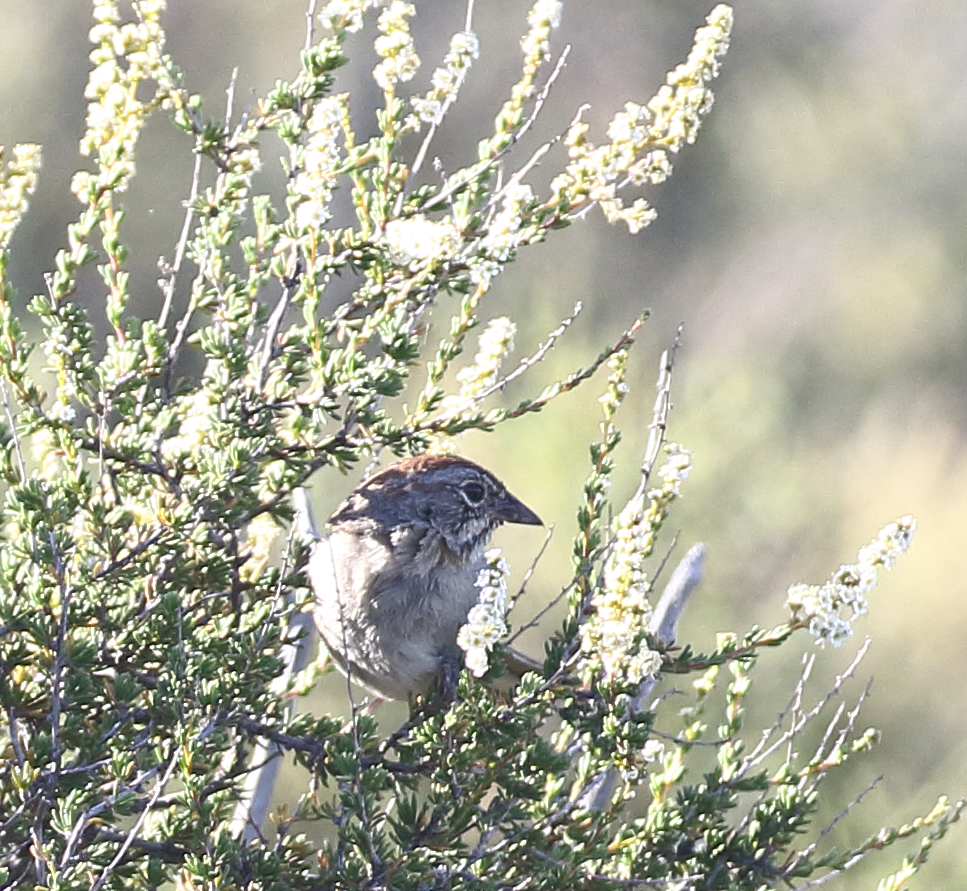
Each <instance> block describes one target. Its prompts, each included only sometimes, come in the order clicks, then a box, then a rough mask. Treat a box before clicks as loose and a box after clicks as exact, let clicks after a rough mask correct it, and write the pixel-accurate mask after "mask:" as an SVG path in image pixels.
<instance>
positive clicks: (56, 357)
mask: <svg viewBox="0 0 967 891" xmlns="http://www.w3.org/2000/svg"><path fill="white" fill-rule="evenodd" d="M44 352H45V353H46V354H47V360H48V362H49V363H50V364H49V365H48V367H47V369H46V370H49V371H53V372H54V374H56V376H57V389H56V391H55V393H54V397H55V398H54V402H53V403H52V404H51V407H50V417H52V418H54V419H55V420H58V421H62V422H64V423H68V424H69V423H70V422H71V421H73V420H74V419H75V418H76V417H77V412H76V411H75V409H74V406H73V405H71V400H73V399H74V397H75V396H77V387H76V386H75V384H74V378H73V377H72V376H71V375H70V361H71V359H72V358H73V356H74V349H73V347H72V345H71V343H70V340H69V339H68V336H67V329H66V328H65V327H64V326H63V325H60V324H58V325H56V326H55V327H53V328H51V329H50V332H49V333H48V335H47V339H46V340H45V341H44Z"/></svg>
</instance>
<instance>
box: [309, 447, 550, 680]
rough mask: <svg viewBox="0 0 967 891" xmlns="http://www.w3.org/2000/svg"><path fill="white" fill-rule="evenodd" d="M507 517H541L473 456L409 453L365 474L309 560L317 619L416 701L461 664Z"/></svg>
mask: <svg viewBox="0 0 967 891" xmlns="http://www.w3.org/2000/svg"><path fill="white" fill-rule="evenodd" d="M501 523H523V524H527V525H534V526H539V525H541V519H540V517H538V516H537V514H535V513H534V511H532V510H531V509H530V508H528V507H527V506H526V505H524V503H523V502H521V501H519V500H518V499H517V498H515V497H514V496H513V495H511V494H510V493H509V492H508V491H507V489H506V488H505V487H504V485H503V483H501V482H500V480H498V479H497V477H495V476H494V475H493V474H492V473H489V472H488V471H486V470H484V469H483V468H482V467H480V466H479V465H477V464H474V463H473V462H472V461H467V460H466V459H464V458H457V457H454V456H450V455H421V456H420V457H417V458H407V459H405V460H403V461H400V462H398V463H396V464H393V465H391V466H389V467H387V468H385V469H384V470H381V471H380V472H379V473H376V474H375V475H373V476H371V477H369V478H368V479H366V480H364V481H363V482H362V483H361V484H360V485H359V486H358V488H357V489H356V490H355V491H354V492H353V493H352V494H351V495H350V496H349V498H347V499H346V501H344V502H343V504H342V505H341V506H340V507H339V509H338V510H337V511H336V512H335V513H334V514H333V515H332V516H331V517H330V518H329V527H330V531H329V535H328V536H327V537H326V538H323V539H320V540H318V541H317V542H316V543H315V544H314V545H313V547H312V553H311V555H310V558H309V581H310V584H311V585H312V590H313V593H314V594H315V599H316V607H315V611H314V618H315V623H316V627H317V628H318V629H319V633H320V634H321V635H322V638H323V640H324V641H325V643H326V646H327V647H328V649H329V653H330V655H331V656H332V659H333V661H334V662H335V663H336V665H337V666H338V667H339V668H340V669H341V670H342V672H343V673H344V674H346V675H347V676H348V677H349V678H350V679H351V680H353V681H355V682H356V683H358V684H361V685H362V686H363V687H365V688H367V689H368V690H370V691H371V692H373V693H375V694H376V695H377V696H379V697H382V698H384V699H405V698H406V697H407V696H408V695H410V694H420V693H425V692H426V690H427V689H428V688H429V687H430V685H431V683H432V682H433V680H434V678H435V677H436V676H437V674H438V673H439V672H440V670H441V668H450V667H455V666H457V665H458V664H459V663H458V661H457V660H458V657H459V654H458V650H457V645H456V640H457V632H458V631H459V630H460V627H461V626H462V625H463V624H464V623H465V622H466V621H467V613H468V612H469V611H470V608H471V607H472V606H473V605H474V604H475V603H476V602H477V598H478V595H479V591H478V589H477V587H476V584H475V583H476V581H477V578H478V575H479V573H480V570H481V569H483V568H484V567H485V566H486V558H485V556H484V552H485V551H486V549H487V544H488V542H489V541H490V536H491V534H492V533H493V531H494V529H496V528H497V526H499V525H500V524H501ZM524 658H525V659H526V657H524Z"/></svg>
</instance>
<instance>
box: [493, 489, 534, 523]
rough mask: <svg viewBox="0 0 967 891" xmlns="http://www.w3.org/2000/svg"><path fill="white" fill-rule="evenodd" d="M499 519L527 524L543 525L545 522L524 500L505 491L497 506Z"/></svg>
mask: <svg viewBox="0 0 967 891" xmlns="http://www.w3.org/2000/svg"><path fill="white" fill-rule="evenodd" d="M497 519H498V520H500V522H501V523H523V524H524V525H525V526H543V525H544V522H543V520H541V518H540V517H539V516H537V514H535V513H534V511H532V510H531V509H530V508H529V507H528V506H527V505H526V504H524V502H523V501H520V500H519V499H517V498H514V496H513V495H511V494H510V492H505V493H504V497H503V498H502V499H501V500H500V505H499V506H498V507H497Z"/></svg>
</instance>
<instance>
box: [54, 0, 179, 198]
mask: <svg viewBox="0 0 967 891" xmlns="http://www.w3.org/2000/svg"><path fill="white" fill-rule="evenodd" d="M164 8H165V2H164V0H141V2H139V3H138V4H137V12H138V17H139V21H137V22H129V23H126V24H124V25H119V24H118V22H119V21H120V14H119V13H118V4H117V2H116V0H100V2H97V3H95V4H94V21H95V25H94V27H93V28H91V31H90V39H91V42H92V43H94V44H97V47H96V48H95V49H94V50H93V51H92V52H91V55H90V59H91V61H92V62H93V63H94V69H93V70H92V71H91V73H90V75H89V77H88V81H87V87H86V88H85V90H84V95H85V97H86V98H88V99H89V100H91V101H90V103H89V104H88V107H87V129H86V132H85V133H84V137H83V139H81V154H84V155H93V156H96V157H97V158H98V159H99V163H100V165H101V170H100V174H99V182H100V184H102V185H103V186H104V187H105V188H110V189H113V190H115V191H118V192H120V191H123V190H124V189H125V188H126V187H127V184H128V181H129V180H130V178H131V176H132V175H133V174H134V147H135V144H136V142H137V138H138V134H139V133H140V132H141V127H142V126H143V124H144V120H145V118H146V117H147V114H148V111H149V109H150V103H146V102H143V101H141V100H140V99H138V98H137V92H138V86H139V84H140V83H141V82H142V81H143V80H145V79H148V78H151V77H153V76H154V75H155V74H156V72H157V71H158V69H159V67H161V66H162V56H163V53H164V32H163V31H162V30H161V24H160V14H161V11H162V10H163V9H164ZM121 61H123V62H124V65H122V64H120V62H121ZM90 176H91V175H90V174H88V173H84V172H81V173H78V174H76V175H75V177H74V181H73V182H72V185H71V188H72V189H73V191H74V193H75V194H76V195H77V196H78V197H79V198H80V199H81V200H82V201H84V202H85V203H86V201H87V197H86V193H87V189H88V184H89V182H90Z"/></svg>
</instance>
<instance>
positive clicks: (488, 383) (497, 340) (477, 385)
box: [457, 316, 517, 397]
mask: <svg viewBox="0 0 967 891" xmlns="http://www.w3.org/2000/svg"><path fill="white" fill-rule="evenodd" d="M516 333H517V326H516V325H515V324H514V323H513V322H512V321H511V320H510V319H508V318H507V317H506V316H500V317H499V318H496V319H491V320H490V321H489V322H488V323H487V327H486V328H484V330H483V333H482V334H481V335H480V337H479V339H478V340H477V355H475V356H474V357H473V365H470V366H468V367H467V368H464V369H463V370H462V371H460V372H459V373H458V374H457V380H458V381H460V395H461V396H466V397H471V396H478V395H479V394H480V393H483V392H484V391H486V390H489V389H490V388H491V387H492V386H493V385H494V384H495V383H496V382H497V372H498V371H500V363H501V362H502V361H503V359H504V356H506V355H507V353H509V352H510V351H511V350H512V349H513V348H514V335H515V334H516Z"/></svg>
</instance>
